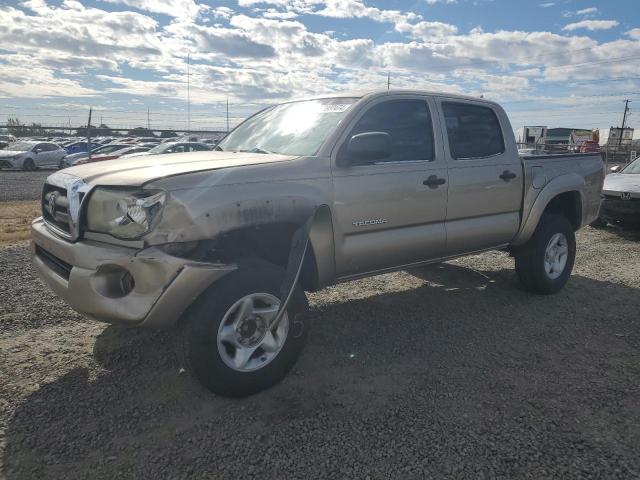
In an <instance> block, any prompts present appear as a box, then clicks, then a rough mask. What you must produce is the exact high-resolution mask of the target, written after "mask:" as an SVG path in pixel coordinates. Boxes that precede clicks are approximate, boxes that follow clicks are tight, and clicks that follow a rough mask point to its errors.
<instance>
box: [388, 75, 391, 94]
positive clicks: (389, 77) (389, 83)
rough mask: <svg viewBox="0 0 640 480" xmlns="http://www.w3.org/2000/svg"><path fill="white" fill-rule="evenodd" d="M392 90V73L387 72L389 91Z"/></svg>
mask: <svg viewBox="0 0 640 480" xmlns="http://www.w3.org/2000/svg"><path fill="white" fill-rule="evenodd" d="M390 89H391V72H387V90H390Z"/></svg>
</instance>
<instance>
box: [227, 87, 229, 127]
mask: <svg viewBox="0 0 640 480" xmlns="http://www.w3.org/2000/svg"><path fill="white" fill-rule="evenodd" d="M227 133H229V95H227Z"/></svg>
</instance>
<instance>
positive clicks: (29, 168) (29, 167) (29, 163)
mask: <svg viewBox="0 0 640 480" xmlns="http://www.w3.org/2000/svg"><path fill="white" fill-rule="evenodd" d="M22 169H23V170H24V171H25V172H33V171H34V170H35V169H36V164H35V163H34V162H33V160H32V159H30V158H27V159H26V160H25V161H24V162H22Z"/></svg>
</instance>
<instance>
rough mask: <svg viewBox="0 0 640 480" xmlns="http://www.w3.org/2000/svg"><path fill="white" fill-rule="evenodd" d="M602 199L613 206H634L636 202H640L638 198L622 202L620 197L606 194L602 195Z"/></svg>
mask: <svg viewBox="0 0 640 480" xmlns="http://www.w3.org/2000/svg"><path fill="white" fill-rule="evenodd" d="M604 199H605V200H606V201H607V202H609V203H613V204H617V203H620V204H622V205H628V204H629V202H633V203H634V204H635V203H636V202H640V198H636V197H631V198H630V199H628V200H622V198H621V197H620V194H617V195H610V194H606V195H604Z"/></svg>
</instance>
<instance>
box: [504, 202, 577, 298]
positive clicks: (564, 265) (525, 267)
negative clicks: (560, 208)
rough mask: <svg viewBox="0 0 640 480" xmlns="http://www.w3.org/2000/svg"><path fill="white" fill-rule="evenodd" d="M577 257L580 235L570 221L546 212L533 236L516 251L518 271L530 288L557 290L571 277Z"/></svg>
mask: <svg viewBox="0 0 640 480" xmlns="http://www.w3.org/2000/svg"><path fill="white" fill-rule="evenodd" d="M575 258H576V238H575V233H574V231H573V226H572V225H571V223H570V222H569V220H567V219H566V218H564V217H561V216H559V215H551V214H545V215H543V216H542V218H541V219H540V223H539V224H538V227H537V228H536V231H535V232H534V234H533V236H532V237H531V238H530V239H529V241H528V242H527V243H526V244H525V245H523V246H522V247H520V248H518V249H517V250H516V252H515V259H516V273H517V274H518V278H519V279H520V282H521V283H522V284H523V285H524V287H525V288H526V289H527V290H531V291H534V292H536V293H541V294H543V295H548V294H551V293H556V292H558V291H559V290H561V289H562V287H564V286H565V284H566V283H567V281H568V280H569V276H570V275H571V271H572V270H573V264H574V262H575Z"/></svg>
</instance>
